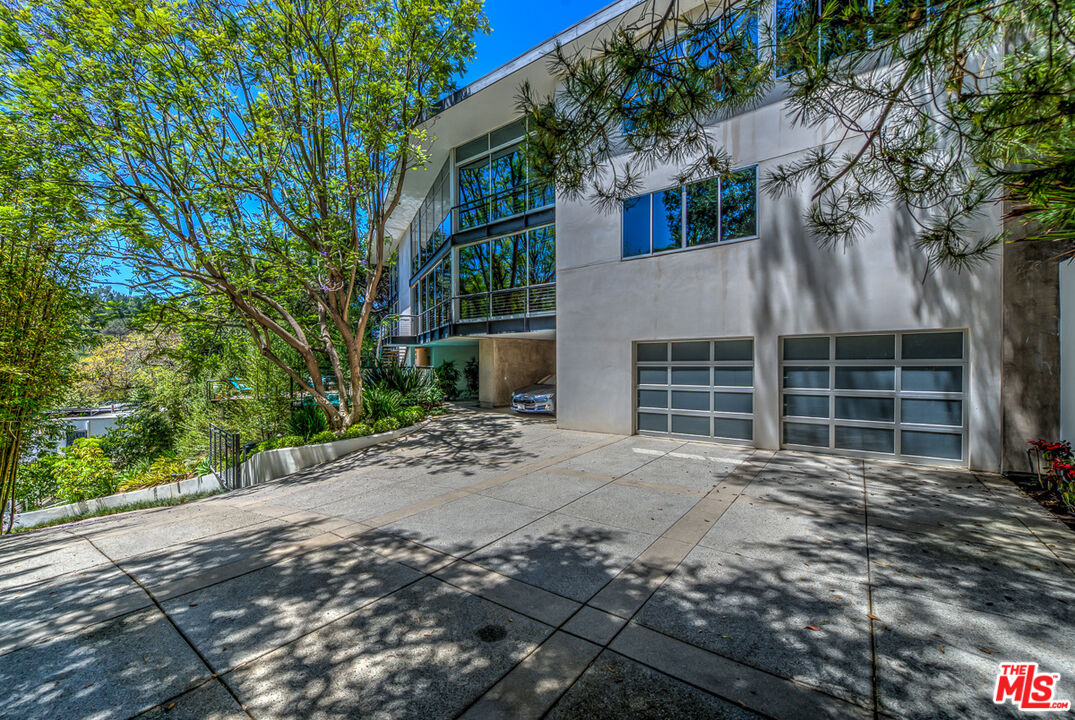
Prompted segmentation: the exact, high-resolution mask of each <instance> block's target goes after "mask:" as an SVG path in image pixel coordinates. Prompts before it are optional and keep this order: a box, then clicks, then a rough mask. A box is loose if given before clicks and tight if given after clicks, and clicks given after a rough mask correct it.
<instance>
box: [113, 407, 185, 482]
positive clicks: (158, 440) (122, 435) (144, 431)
mask: <svg viewBox="0 0 1075 720" xmlns="http://www.w3.org/2000/svg"><path fill="white" fill-rule="evenodd" d="M174 448H175V428H174V427H173V426H172V425H171V423H170V422H169V421H168V418H167V417H166V416H165V414H164V413H162V412H160V411H159V410H158V409H156V408H153V407H148V406H145V407H140V408H138V409H137V410H136V411H135V412H134V413H133V414H131V415H128V416H127V417H122V418H120V419H119V420H117V421H116V424H115V425H114V426H112V427H111V428H109V430H108V433H107V434H105V436H104V437H103V438H102V439H101V449H102V450H103V451H104V453H105V455H108V456H109V457H110V458H111V459H112V463H113V464H114V465H115V466H116V467H117V468H120V469H128V468H131V467H132V466H134V465H135V464H136V463H137V462H138V461H139V460H142V459H146V460H153V459H154V458H157V457H160V456H161V455H166V454H168V453H170V452H172V451H173V450H174Z"/></svg>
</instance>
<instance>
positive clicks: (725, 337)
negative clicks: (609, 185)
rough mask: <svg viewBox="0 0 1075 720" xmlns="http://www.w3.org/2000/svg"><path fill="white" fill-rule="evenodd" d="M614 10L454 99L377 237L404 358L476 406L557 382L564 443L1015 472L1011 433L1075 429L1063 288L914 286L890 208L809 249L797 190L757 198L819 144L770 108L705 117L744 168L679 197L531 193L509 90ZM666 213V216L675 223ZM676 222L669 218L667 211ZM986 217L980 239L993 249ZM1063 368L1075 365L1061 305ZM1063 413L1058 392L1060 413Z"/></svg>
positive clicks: (655, 192)
mask: <svg viewBox="0 0 1075 720" xmlns="http://www.w3.org/2000/svg"><path fill="white" fill-rule="evenodd" d="M637 5H638V3H637V2H636V1H635V0H625V1H623V2H617V3H614V4H613V5H611V6H609V7H607V8H606V9H604V10H602V11H600V12H598V13H597V14H595V15H593V16H591V17H589V18H587V19H585V20H583V21H582V22H580V23H578V24H576V25H574V26H572V27H570V28H568V29H567V30H565V31H564V32H563V33H561V34H560V35H559V36H557V37H555V38H553V39H551V40H549V41H548V42H546V43H544V44H542V45H540V46H539V47H537V48H534V49H533V50H531V51H529V52H528V53H526V54H524V55H522V56H521V57H519V58H517V59H516V60H513V61H512V62H510V63H508V64H506V65H504V66H503V67H501V68H499V69H498V70H496V71H494V72H492V73H490V74H489V75H487V76H485V77H483V78H481V79H480V80H478V81H476V82H474V83H473V84H471V85H469V86H467V87H465V88H463V89H462V90H460V91H459V92H457V93H456V94H455V95H453V96H452V97H450V98H447V99H446V100H445V102H444V104H443V109H442V110H441V111H440V112H439V113H438V114H437V115H436V116H434V117H432V118H431V119H430V120H429V121H428V126H429V128H430V132H431V134H432V135H433V136H435V138H436V140H435V142H434V143H433V145H432V159H431V161H430V163H429V165H428V167H427V168H426V169H424V170H418V171H412V172H411V173H410V174H409V175H408V177H407V181H406V188H405V201H404V204H403V206H402V207H403V211H402V212H400V213H399V214H398V215H397V216H396V217H395V218H394V225H393V226H392V227H391V228H390V232H391V234H392V236H393V237H394V240H395V247H396V248H398V252H399V268H398V283H399V295H398V296H399V298H400V299H399V313H400V321H399V323H398V325H397V326H395V327H394V328H392V330H391V333H390V337H389V338H388V343H389V344H390V345H394V346H397V347H406V348H413V350H412V351H411V352H409V353H408V357H409V358H410V362H416V363H417V364H422V365H439V364H441V363H442V362H444V361H446V360H455V361H456V364H457V365H463V364H464V363H465V362H466V361H467V360H469V359H470V358H477V359H478V362H479V378H480V382H479V399H480V400H481V402H482V403H483V404H484V405H488V406H501V405H507V404H508V402H509V399H510V393H511V390H512V389H514V388H516V387H520V386H523V385H526V384H529V383H532V382H534V381H535V380H536V379H537V378H539V377H541V376H543V375H547V374H549V373H553V372H555V373H556V377H557V423H558V425H559V426H560V427H562V428H568V429H578V430H589V431H599V432H609V433H622V434H634V433H640V434H652V435H659V436H673V437H680V438H685V439H691V440H711V441H715V442H735V443H746V444H749V445H752V446H755V447H758V448H768V449H776V448H792V449H798V450H809V451H821V452H827V453H836V454H846V455H856V456H859V455H861V456H868V457H880V458H890V459H895V460H901V461H909V462H922V463H929V464H951V465H956V466H962V467H969V468H972V469H981V470H988V471H999V470H1008V469H1014V470H1025V469H1027V467H1026V458H1025V456H1024V450H1025V448H1026V441H1027V440H1028V439H1031V438H1037V437H1050V438H1055V437H1058V436H1059V435H1060V431H1061V428H1060V418H1061V414H1062V413H1063V416H1064V418H1065V424H1064V431H1065V432H1066V433H1068V434H1069V435H1071V434H1072V433H1073V432H1075V419H1073V418H1075V398H1071V397H1068V396H1071V395H1073V394H1075V392H1073V391H1075V377H1072V376H1071V375H1072V370H1071V366H1075V360H1071V359H1069V361H1068V362H1067V366H1069V367H1068V368H1067V369H1066V370H1065V372H1066V373H1068V375H1067V376H1065V377H1067V380H1068V382H1067V383H1065V390H1066V392H1067V394H1066V395H1064V393H1063V392H1061V387H1060V377H1061V366H1062V363H1061V338H1060V322H1061V319H1060V298H1061V295H1063V297H1064V298H1066V301H1065V302H1066V304H1067V306H1068V307H1072V301H1073V299H1075V273H1073V272H1072V271H1070V270H1065V271H1064V274H1065V278H1067V280H1066V282H1065V285H1064V288H1063V292H1061V288H1060V280H1059V275H1060V271H1059V270H1058V267H1057V265H1055V264H1051V263H1044V264H1043V263H1039V262H1037V261H1038V260H1040V259H1041V258H1043V257H1047V256H1048V255H1049V254H1051V253H1052V252H1053V250H1052V249H1050V248H1038V247H1035V245H1034V244H1033V243H1021V244H1014V245H1007V246H1005V247H1004V248H1003V249H998V250H997V252H996V253H995V254H994V255H993V257H992V259H991V260H989V261H988V262H987V263H985V264H983V265H981V266H979V267H977V268H975V269H974V270H972V271H964V272H962V273H960V272H956V271H953V270H946V269H943V268H942V269H938V270H934V271H932V272H926V258H925V256H924V255H922V254H921V253H920V252H919V251H918V250H917V249H916V248H915V246H914V243H913V241H912V237H911V235H912V233H913V230H912V229H911V227H910V222H909V221H908V218H907V216H906V215H905V214H904V211H902V210H901V209H900V208H896V207H891V208H887V209H885V210H883V211H880V212H877V213H876V214H874V215H872V216H871V217H870V218H869V221H870V224H871V226H872V228H873V232H872V234H871V235H870V236H869V237H868V238H866V239H864V240H862V241H860V242H859V243H857V244H856V245H854V246H852V247H849V248H847V249H840V250H831V249H823V248H821V247H819V246H818V245H817V244H816V243H815V242H814V241H813V240H812V239H810V238H809V237H807V235H806V233H805V229H804V227H803V221H802V211H803V208H804V207H805V206H806V205H807V202H808V195H807V192H806V191H805V190H804V192H803V195H802V196H801V197H795V196H791V197H787V196H785V197H782V198H780V199H774V198H772V197H770V196H769V195H768V194H766V193H764V192H759V186H760V182H761V180H762V179H763V178H764V177H765V174H766V173H767V172H768V171H769V170H771V169H772V168H773V167H774V166H775V164H776V163H777V162H787V161H788V160H789V159H791V158H794V157H795V155H796V154H801V153H805V152H807V151H809V150H810V149H812V148H816V147H818V146H819V145H823V144H827V143H831V142H833V141H834V134H833V135H832V136H830V135H829V134H827V133H826V131H824V130H812V129H807V128H803V127H801V126H799V125H796V124H795V123H793V122H792V121H791V120H790V119H789V117H788V114H787V111H786V107H785V104H784V103H783V102H782V100H781V99H780V93H779V92H775V93H774V94H773V96H772V98H771V100H769V101H767V102H764V103H762V104H761V105H759V106H758V107H756V108H755V109H752V110H750V111H747V112H743V113H742V114H739V115H736V116H734V117H729V118H727V119H725V120H722V121H720V122H719V123H716V124H715V125H714V127H713V132H714V133H716V135H717V137H718V138H719V139H720V141H721V142H722V143H723V145H724V147H726V148H727V149H728V150H729V151H730V152H731V153H732V155H733V157H734V160H735V164H736V166H737V167H738V168H740V170H739V171H738V173H737V174H736V176H735V177H734V178H732V179H730V180H719V179H713V180H710V181H703V182H700V183H695V184H693V185H691V186H688V187H680V186H677V185H676V183H675V180H674V178H675V176H676V173H677V171H678V170H679V168H678V167H663V168H658V169H656V170H654V171H653V172H652V173H651V174H650V175H649V176H648V177H647V178H646V180H645V182H644V192H643V193H642V194H641V195H640V196H639V197H636V198H633V199H632V200H629V201H628V202H626V203H624V205H623V208H622V211H620V212H612V213H607V212H602V211H599V210H597V209H595V208H594V207H593V206H592V205H591V204H590V203H589V202H587V201H585V200H581V201H567V200H565V199H564V197H562V196H561V197H557V195H556V193H555V192H553V191H552V190H551V189H549V188H547V187H543V186H541V185H540V184H538V183H536V182H535V181H534V179H533V178H532V177H531V174H530V172H529V169H528V168H527V167H526V162H525V159H524V157H523V155H522V153H521V152H520V150H519V144H520V143H521V142H522V141H523V140H524V138H525V136H526V133H527V128H526V122H525V120H523V119H520V118H519V117H518V111H517V102H516V96H517V94H518V91H519V88H520V86H521V85H522V84H523V83H524V82H528V83H529V84H530V85H531V86H532V87H533V88H535V89H536V90H537V91H539V92H547V93H551V92H552V91H554V89H555V84H556V80H555V78H553V77H552V76H550V74H549V67H548V62H547V56H548V55H549V53H550V52H551V51H552V50H553V49H554V48H555V46H556V44H557V43H563V44H565V45H568V46H570V45H572V44H579V47H582V46H589V45H592V43H593V42H594V40H595V38H597V37H598V36H599V35H600V34H601V33H606V32H609V31H610V30H611V29H612V28H614V27H615V26H616V25H617V24H618V23H620V22H623V21H624V19H625V18H627V17H630V15H629V13H630V12H631V10H632V8H635V7H636V6H637ZM669 208H672V209H673V210H672V211H668V209H669ZM674 208H679V210H678V213H677V212H675V211H674ZM1003 222H1004V221H1003V208H1002V207H1000V206H999V205H998V206H997V207H995V208H994V209H993V210H992V211H990V212H989V213H987V214H985V215H983V216H982V217H980V218H979V226H978V227H977V228H975V229H974V231H975V232H979V233H981V234H983V235H988V234H993V233H995V232H996V231H997V230H998V228H1000V227H1001V224H1002V223H1003ZM1063 321H1064V322H1065V323H1066V324H1065V328H1066V333H1065V358H1071V357H1073V356H1075V308H1073V309H1072V310H1071V311H1070V313H1069V314H1066V315H1065V316H1064V318H1063ZM1061 397H1064V398H1066V401H1065V406H1064V408H1063V409H1062V408H1061Z"/></svg>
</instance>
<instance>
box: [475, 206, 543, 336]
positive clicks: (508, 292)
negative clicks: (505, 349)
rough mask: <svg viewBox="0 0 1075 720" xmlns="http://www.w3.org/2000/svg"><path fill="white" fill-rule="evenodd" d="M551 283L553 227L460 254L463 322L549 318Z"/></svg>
mask: <svg viewBox="0 0 1075 720" xmlns="http://www.w3.org/2000/svg"><path fill="white" fill-rule="evenodd" d="M555 283H556V229H555V227H554V226H552V225H548V226H545V227H541V228H537V229H534V230H528V231H526V232H521V233H515V234H513V235H507V236H504V237H501V238H496V239H493V240H486V241H483V242H480V243H475V244H474V245H467V246H465V247H462V248H460V249H459V317H460V319H461V320H481V319H486V318H496V317H510V316H519V315H533V314H540V313H547V312H552V311H554V310H555V309H556V285H555Z"/></svg>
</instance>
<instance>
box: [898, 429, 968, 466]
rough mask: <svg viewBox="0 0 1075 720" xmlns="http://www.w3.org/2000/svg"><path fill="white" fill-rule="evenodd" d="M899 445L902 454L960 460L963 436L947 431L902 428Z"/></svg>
mask: <svg viewBox="0 0 1075 720" xmlns="http://www.w3.org/2000/svg"><path fill="white" fill-rule="evenodd" d="M900 445H901V450H902V452H903V454H904V455H917V456H919V457H934V458H944V459H946V460H961V459H962V458H963V436H962V435H950V434H948V433H931V432H918V431H914V430H904V431H903V432H901V433H900Z"/></svg>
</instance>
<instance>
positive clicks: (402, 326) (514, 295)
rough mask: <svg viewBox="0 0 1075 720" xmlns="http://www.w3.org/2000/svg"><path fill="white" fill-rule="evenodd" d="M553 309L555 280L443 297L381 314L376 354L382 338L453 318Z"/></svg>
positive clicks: (485, 317)
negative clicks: (415, 308)
mask: <svg viewBox="0 0 1075 720" xmlns="http://www.w3.org/2000/svg"><path fill="white" fill-rule="evenodd" d="M453 309H454V313H453V312H452V311H453ZM555 312H556V283H545V284H543V285H530V286H527V287H520V288H512V289H510V290H494V291H492V292H484V293H475V294H471V295H458V296H456V297H454V298H452V300H451V301H448V300H444V301H442V302H440V303H437V304H436V305H434V306H433V307H431V308H429V309H428V310H426V311H425V312H422V313H420V314H410V315H393V316H390V317H388V318H385V320H384V322H382V323H381V328H380V332H379V333H378V337H377V345H378V346H377V354H378V356H380V354H381V350H382V347H383V346H384V345H385V344H389V343H386V342H385V341H386V340H387V339H388V338H394V337H395V338H399V337H414V338H417V337H418V336H420V335H424V334H425V333H429V332H433V331H434V330H437V329H438V328H441V327H444V326H445V325H449V324H451V323H452V322H453V321H456V322H470V321H478V320H501V319H505V318H518V317H528V316H537V315H551V314H553V313H555ZM453 318H454V320H453Z"/></svg>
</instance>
